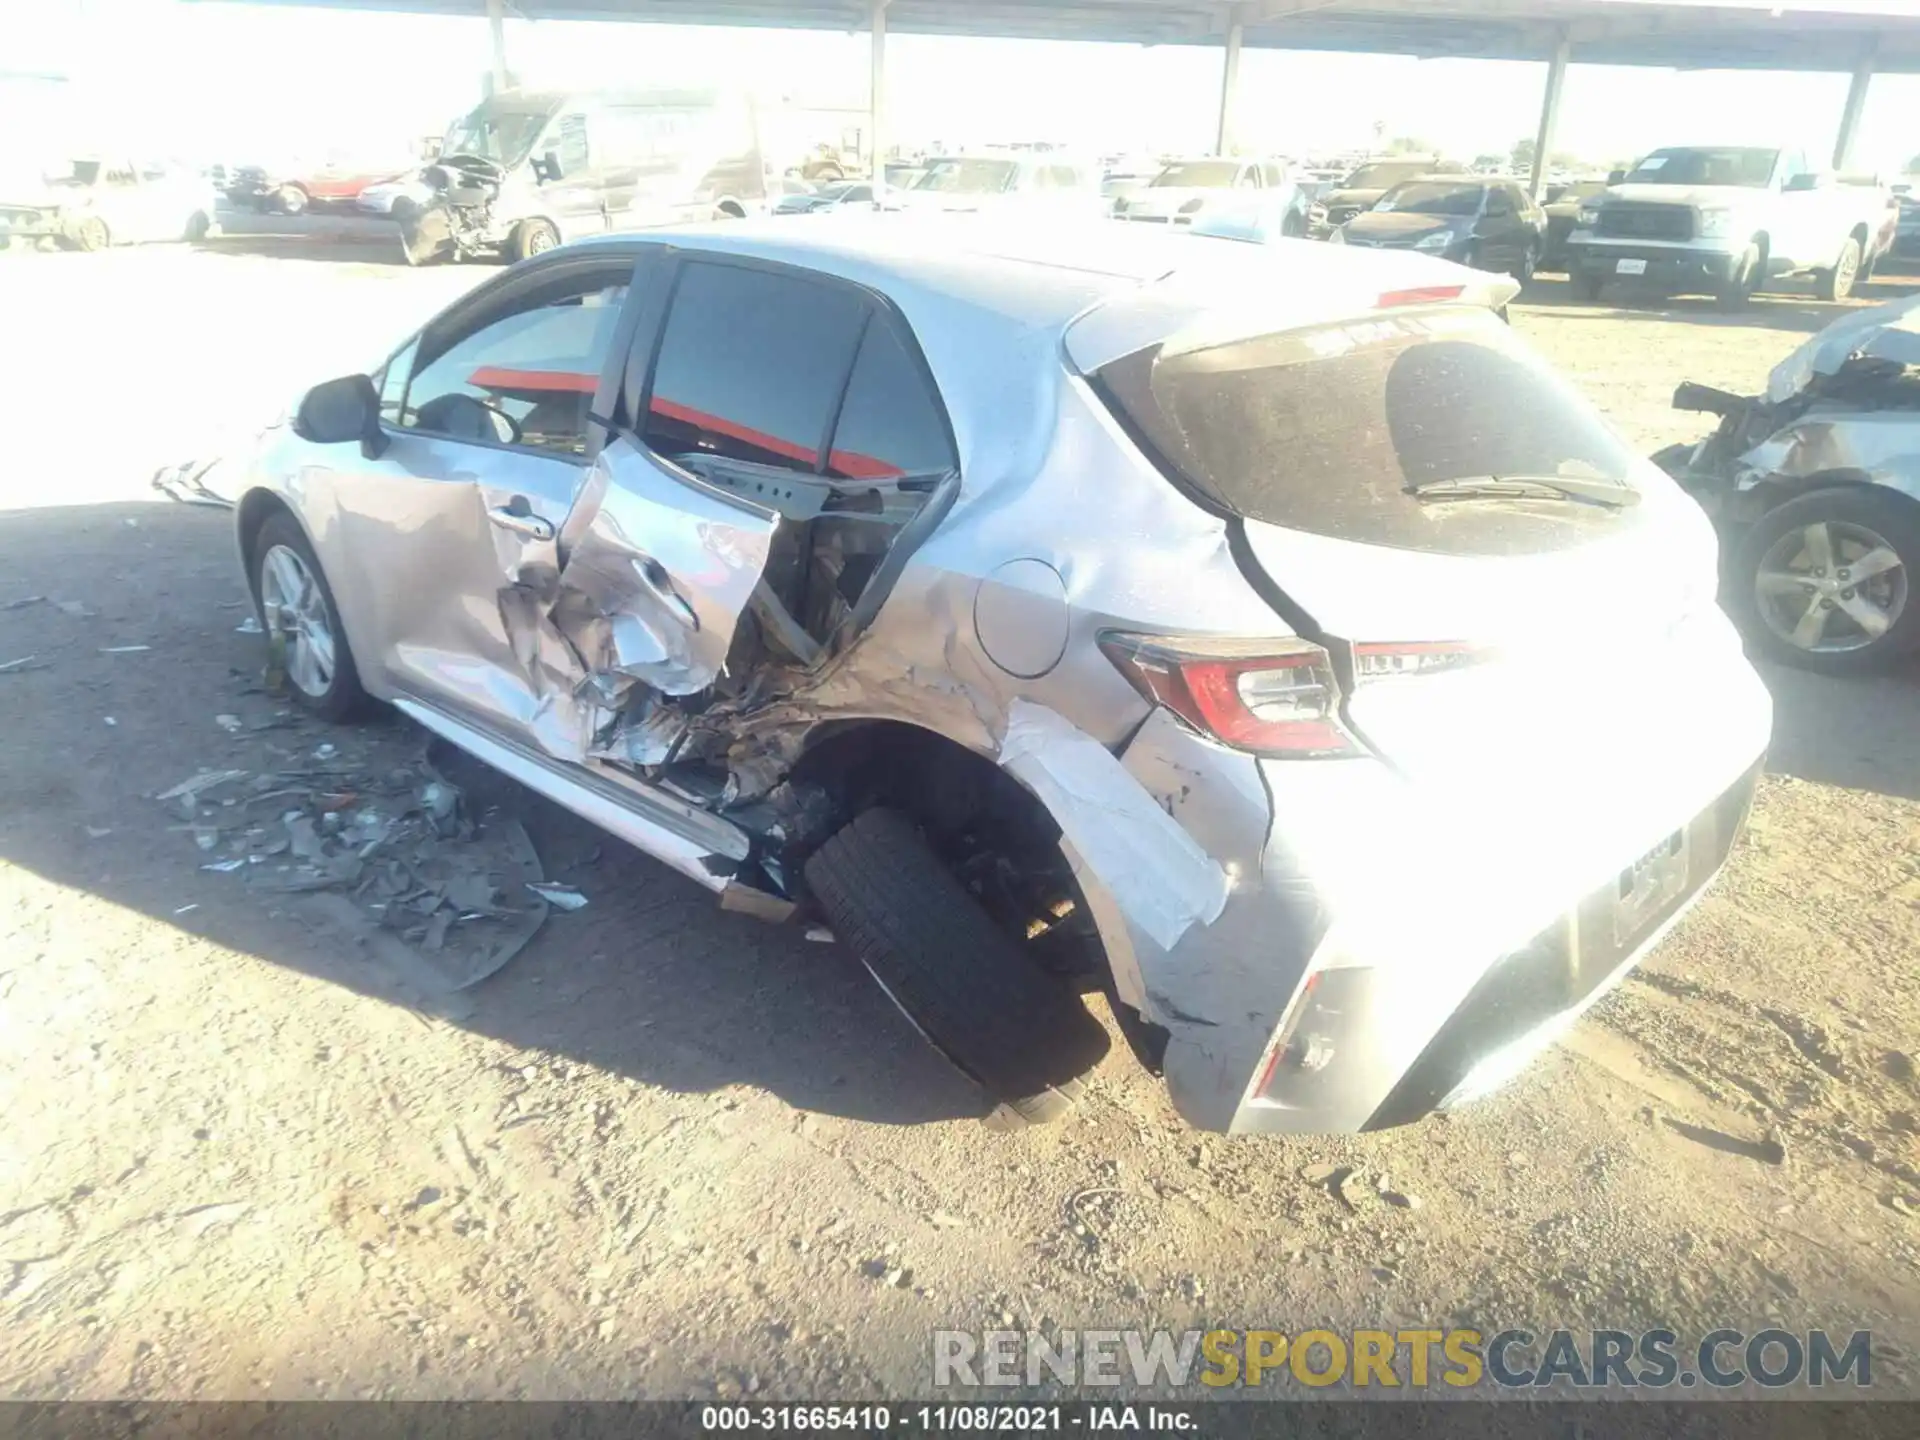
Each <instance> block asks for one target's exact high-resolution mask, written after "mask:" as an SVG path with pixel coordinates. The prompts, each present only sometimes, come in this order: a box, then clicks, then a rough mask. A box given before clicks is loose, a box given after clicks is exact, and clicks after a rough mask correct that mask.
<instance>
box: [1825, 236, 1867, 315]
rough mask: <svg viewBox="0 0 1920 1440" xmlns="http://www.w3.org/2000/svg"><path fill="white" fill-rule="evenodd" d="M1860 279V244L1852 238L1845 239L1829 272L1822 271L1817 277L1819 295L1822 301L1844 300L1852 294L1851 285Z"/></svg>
mask: <svg viewBox="0 0 1920 1440" xmlns="http://www.w3.org/2000/svg"><path fill="white" fill-rule="evenodd" d="M1859 278H1860V242H1859V241H1858V240H1856V239H1855V238H1854V237H1853V236H1851V235H1849V236H1848V237H1847V243H1846V244H1845V245H1843V246H1841V247H1840V256H1839V258H1838V259H1836V260H1835V261H1834V262H1833V268H1832V269H1831V270H1822V271H1821V272H1820V275H1819V285H1818V289H1819V294H1820V298H1821V299H1822V300H1844V299H1846V298H1847V297H1848V296H1849V295H1851V294H1853V283H1854V281H1856V280H1858V279H1859Z"/></svg>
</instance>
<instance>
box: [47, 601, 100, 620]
mask: <svg viewBox="0 0 1920 1440" xmlns="http://www.w3.org/2000/svg"><path fill="white" fill-rule="evenodd" d="M53 608H54V609H56V610H58V611H59V612H60V613H61V614H62V615H71V616H72V617H73V618H74V619H76V620H91V619H93V617H94V616H96V615H98V614H99V613H100V612H99V611H98V610H95V609H93V608H92V607H91V606H87V605H83V604H81V603H80V602H79V601H78V600H56V601H54V602H53Z"/></svg>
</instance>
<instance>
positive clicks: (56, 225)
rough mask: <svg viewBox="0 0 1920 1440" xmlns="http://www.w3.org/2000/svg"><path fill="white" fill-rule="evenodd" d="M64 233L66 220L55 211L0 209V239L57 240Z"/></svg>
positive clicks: (65, 232)
mask: <svg viewBox="0 0 1920 1440" xmlns="http://www.w3.org/2000/svg"><path fill="white" fill-rule="evenodd" d="M66 234H67V225H66V222H65V221H64V220H62V219H61V217H60V216H59V215H58V214H57V213H54V212H49V211H34V210H11V211H9V210H0V240H42V239H48V238H52V239H55V240H58V239H61V238H63V237H64V236H65V235H66Z"/></svg>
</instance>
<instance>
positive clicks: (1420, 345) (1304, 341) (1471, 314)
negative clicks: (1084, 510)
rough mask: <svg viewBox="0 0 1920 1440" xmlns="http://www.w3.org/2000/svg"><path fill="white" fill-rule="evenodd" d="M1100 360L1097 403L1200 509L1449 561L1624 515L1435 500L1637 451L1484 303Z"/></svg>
mask: <svg viewBox="0 0 1920 1440" xmlns="http://www.w3.org/2000/svg"><path fill="white" fill-rule="evenodd" d="M1162 348H1163V347H1161V346H1154V347H1150V348H1149V349H1147V350H1143V351H1139V352H1136V353H1135V354H1133V355H1129V356H1126V357H1124V358H1122V359H1120V360H1116V361H1114V362H1113V363H1111V364H1109V365H1107V366H1105V367H1103V368H1102V369H1101V371H1100V372H1099V375H1098V377H1097V378H1098V381H1099V385H1100V388H1101V390H1102V391H1103V393H1104V395H1105V397H1106V399H1107V401H1108V403H1109V404H1110V405H1111V406H1112V407H1113V408H1114V409H1116V410H1117V411H1118V412H1119V413H1120V414H1121V415H1122V417H1123V418H1124V419H1126V420H1128V421H1130V422H1131V424H1132V426H1133V427H1134V429H1135V432H1136V433H1137V434H1138V435H1139V436H1140V437H1141V438H1142V439H1143V440H1144V441H1145V442H1146V444H1147V447H1148V449H1149V450H1150V451H1152V452H1153V453H1154V454H1155V456H1156V458H1158V459H1159V461H1160V462H1161V464H1162V465H1163V466H1164V467H1166V468H1168V469H1170V470H1171V471H1173V472H1174V474H1175V475H1176V476H1177V477H1178V478H1179V479H1180V480H1181V482H1182V483H1183V484H1185V485H1186V486H1188V487H1190V488H1191V489H1192V490H1193V491H1194V492H1195V494H1196V495H1197V496H1198V498H1200V499H1201V500H1202V501H1204V502H1206V503H1207V504H1208V505H1209V506H1210V507H1212V508H1214V509H1216V510H1222V511H1227V512H1230V513H1233V514H1236V515H1242V516H1245V517H1246V518H1248V519H1251V520H1260V521H1264V522H1266V523H1269V524H1273V525H1283V526H1286V527H1289V528H1291V529H1295V530H1304V531H1310V532H1313V533H1316V534H1322V535H1330V536H1334V537H1337V538H1339V539H1343V540H1357V541H1362V542H1367V543H1372V544H1378V545H1388V546H1394V547H1397V548H1401V549H1411V550H1430V551H1439V552H1447V553H1459V554H1487V553H1509V552H1512V551H1514V550H1524V549H1553V548H1556V546H1558V545H1571V544H1577V543H1582V542H1584V541H1585V540H1587V539H1590V538H1592V533H1593V529H1594V527H1606V526H1613V525H1622V524H1631V523H1633V517H1634V516H1635V514H1636V513H1637V512H1636V509H1635V507H1631V506H1628V507H1609V506H1604V505H1596V504H1568V503H1561V502H1548V501H1496V502H1491V503H1458V502H1455V503H1446V502H1438V501H1435V500H1432V499H1427V500H1422V499H1420V498H1419V497H1418V496H1416V495H1415V494H1413V493H1410V492H1412V491H1413V490H1417V489H1418V488H1419V487H1421V486H1425V485H1431V484H1433V483H1435V482H1439V481H1446V480H1477V479H1482V478H1485V477H1491V476H1502V477H1516V478H1517V477H1525V476H1534V477H1549V478H1559V477H1567V478H1578V479H1586V480H1602V481H1609V482H1612V483H1615V484H1620V485H1626V484H1628V482H1629V477H1631V476H1632V474H1633V473H1634V471H1635V469H1636V467H1637V466H1638V465H1639V463H1640V462H1639V460H1638V458H1637V456H1636V455H1635V454H1634V452H1633V451H1632V450H1631V449H1630V448H1629V447H1628V446H1627V445H1626V444H1625V442H1624V441H1622V440H1621V439H1620V437H1619V436H1617V435H1616V434H1614V432H1613V431H1612V430H1611V429H1610V428H1608V426H1607V424H1606V422H1605V421H1603V420H1602V419H1601V418H1600V416H1599V415H1598V414H1597V413H1596V412H1595V411H1594V410H1593V408H1592V407H1591V406H1590V405H1589V404H1588V403H1587V402H1586V401H1585V400H1584V399H1583V398H1581V396H1580V395H1579V394H1578V393H1577V392H1576V391H1575V390H1574V389H1573V388H1572V387H1571V386H1569V385H1567V384H1566V383H1565V382H1564V381H1562V380H1561V379H1560V378H1559V377H1558V376H1556V375H1555V374H1554V373H1553V372H1552V371H1551V370H1550V369H1549V368H1548V367H1547V366H1546V364H1545V363H1544V362H1543V361H1541V360H1540V359H1539V358H1538V357H1537V356H1536V355H1535V354H1534V353H1533V351H1532V350H1530V349H1529V348H1527V346H1526V345H1525V344H1524V342H1522V341H1521V340H1520V339H1519V338H1518V337H1517V336H1515V335H1514V334H1513V332H1512V330H1511V329H1510V328H1509V327H1508V326H1506V325H1503V324H1502V323H1501V322H1500V321H1499V320H1498V319H1497V318H1496V317H1495V316H1494V315H1492V314H1491V313H1490V312H1488V311H1484V310H1477V309H1466V308H1460V309H1432V310H1426V311H1408V312H1406V313H1404V314H1400V315H1378V316H1374V317H1372V318H1368V319H1363V320H1355V321H1350V322H1348V323H1345V324H1341V325H1328V326H1319V327H1314V328H1310V329H1304V330H1294V331H1287V332H1284V333H1282V334H1276V335H1264V336H1258V337H1254V338H1251V339H1246V340H1237V341H1233V342H1230V343H1227V344H1223V345H1215V346H1211V347H1208V348H1206V349H1201V350H1192V351H1187V352H1185V353H1183V354H1163V353H1162Z"/></svg>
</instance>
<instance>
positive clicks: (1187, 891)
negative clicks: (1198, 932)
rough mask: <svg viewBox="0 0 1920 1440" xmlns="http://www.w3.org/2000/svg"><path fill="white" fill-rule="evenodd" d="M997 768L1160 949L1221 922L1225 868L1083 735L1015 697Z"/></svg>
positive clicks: (1052, 714)
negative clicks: (1029, 794)
mask: <svg viewBox="0 0 1920 1440" xmlns="http://www.w3.org/2000/svg"><path fill="white" fill-rule="evenodd" d="M1000 764H1001V765H1002V766H1003V767H1004V768H1005V769H1006V770H1007V771H1008V772H1009V773H1010V774H1012V775H1013V776H1014V777H1015V778H1016V779H1018V780H1019V781H1021V783H1023V784H1024V785H1026V787H1027V788H1028V789H1029V790H1031V791H1033V793H1034V794H1035V795H1037V796H1039V798H1040V801H1041V803H1042V804H1044V805H1045V806H1046V807H1047V809H1048V811H1049V812H1050V813H1051V814H1052V815H1053V818H1054V820H1055V821H1056V822H1057V823H1058V824H1059V826H1060V830H1061V833H1062V834H1063V835H1064V836H1065V837H1066V839H1067V841H1068V842H1069V843H1070V844H1071V845H1072V847H1073V849H1074V852H1075V853H1076V854H1077V855H1079V857H1080V858H1081V859H1082V860H1084V861H1085V863H1086V864H1087V865H1088V866H1089V867H1090V868H1091V869H1092V870H1093V872H1094V874H1096V875H1098V876H1099V877H1100V880H1101V882H1102V883H1103V884H1104V885H1105V886H1106V888H1107V890H1108V892H1109V893H1110V894H1111V895H1112V896H1113V897H1114V899H1115V901H1116V902H1117V903H1118V904H1119V906H1120V909H1121V912H1122V913H1123V914H1124V915H1125V916H1126V917H1127V919H1128V920H1130V921H1132V922H1133V923H1134V924H1135V925H1137V926H1138V927H1139V928H1140V930H1141V931H1142V932H1144V933H1145V934H1146V935H1147V936H1149V937H1150V938H1151V939H1152V940H1153V942H1154V943H1155V944H1156V945H1158V946H1160V948H1161V949H1163V950H1171V949H1173V947H1174V946H1175V945H1177V944H1178V943H1179V941H1180V937H1181V936H1182V935H1184V934H1185V933H1186V932H1187V930H1188V928H1189V927H1191V926H1192V925H1194V924H1195V923H1199V924H1202V925H1211V924H1212V923H1213V922H1214V921H1215V920H1217V919H1219V918H1220V912H1221V911H1222V910H1223V909H1225V908H1226V903H1227V889H1228V880H1227V875H1226V872H1225V871H1224V870H1222V869H1221V868H1220V866H1219V865H1218V864H1217V863H1215V861H1214V860H1213V858H1212V857H1211V856H1209V855H1208V854H1207V852H1206V851H1205V850H1202V849H1201V848H1200V846H1199V845H1198V844H1197V843H1195V841H1194V839H1193V837H1192V836H1190V835H1189V834H1187V832H1186V831H1185V830H1184V829H1182V828H1181V827H1180V825H1179V824H1178V823H1177V822H1176V821H1175V820H1174V819H1173V818H1172V817H1171V816H1169V815H1168V814H1167V813H1166V812H1165V811H1164V810H1162V809H1161V808H1160V807H1159V806H1158V805H1157V804H1155V803H1154V800H1153V797H1152V796H1150V795H1148V794H1147V792H1146V791H1145V790H1144V789H1143V788H1142V787H1141V785H1140V782H1139V781H1137V780H1135V779H1134V778H1133V776H1131V775H1129V774H1128V773H1127V771H1126V768H1125V767H1124V766H1123V765H1121V763H1120V762H1119V761H1118V760H1116V759H1115V758H1114V757H1113V756H1112V755H1111V754H1110V753H1108V751H1107V749H1106V747H1105V746H1103V745H1101V744H1100V742H1099V741H1097V740H1095V739H1094V738H1093V737H1092V736H1090V735H1088V734H1087V733H1086V732H1085V731H1083V730H1080V729H1078V728H1077V727H1076V726H1074V725H1073V724H1071V723H1070V722H1069V721H1067V720H1066V719H1064V718H1063V717H1061V716H1060V715H1059V714H1057V713H1055V712H1054V711H1052V710H1049V709H1048V708H1047V707H1046V706H1044V705H1036V704H1034V703H1032V702H1031V701H1028V700H1015V701H1014V702H1013V705H1012V707H1011V708H1010V710H1009V712H1008V717H1007V733H1006V738H1005V739H1004V740H1003V741H1002V742H1001V746H1000Z"/></svg>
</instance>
